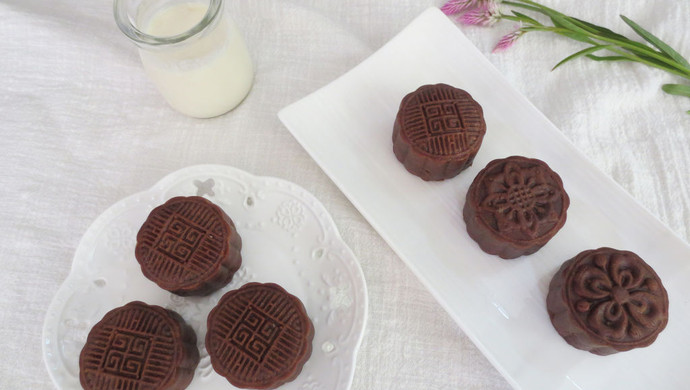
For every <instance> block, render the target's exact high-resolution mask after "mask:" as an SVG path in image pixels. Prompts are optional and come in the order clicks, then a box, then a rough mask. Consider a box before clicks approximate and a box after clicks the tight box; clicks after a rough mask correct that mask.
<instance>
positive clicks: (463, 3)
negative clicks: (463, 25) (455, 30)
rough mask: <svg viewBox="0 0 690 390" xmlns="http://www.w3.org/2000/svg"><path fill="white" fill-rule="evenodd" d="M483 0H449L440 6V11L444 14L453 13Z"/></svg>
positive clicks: (476, 4)
mask: <svg viewBox="0 0 690 390" xmlns="http://www.w3.org/2000/svg"><path fill="white" fill-rule="evenodd" d="M484 1H486V0H450V1H449V2H447V3H446V4H444V5H443V7H441V11H443V13H444V14H446V15H455V14H459V13H461V12H463V11H465V10H468V9H470V8H474V7H476V6H478V5H479V4H480V3H483V2H484Z"/></svg>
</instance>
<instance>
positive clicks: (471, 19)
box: [458, 0, 501, 26]
mask: <svg viewBox="0 0 690 390" xmlns="http://www.w3.org/2000/svg"><path fill="white" fill-rule="evenodd" d="M500 19H501V11H500V9H499V6H498V3H497V2H496V1H493V0H490V1H482V2H481V4H479V6H478V7H477V8H475V9H472V10H470V11H467V12H466V13H464V14H462V15H460V16H459V17H458V21H459V22H460V23H462V24H472V25H476V26H493V25H494V24H496V22H498V21H499V20H500Z"/></svg>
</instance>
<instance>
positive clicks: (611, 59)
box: [587, 54, 628, 61]
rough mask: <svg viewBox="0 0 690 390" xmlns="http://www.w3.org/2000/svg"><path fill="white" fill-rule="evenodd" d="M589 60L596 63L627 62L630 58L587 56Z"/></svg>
mask: <svg viewBox="0 0 690 390" xmlns="http://www.w3.org/2000/svg"><path fill="white" fill-rule="evenodd" d="M587 58H589V59H590V60H594V61H625V60H628V58H625V57H623V56H595V55H594V54H587Z"/></svg>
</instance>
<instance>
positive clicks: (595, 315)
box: [587, 301, 629, 340]
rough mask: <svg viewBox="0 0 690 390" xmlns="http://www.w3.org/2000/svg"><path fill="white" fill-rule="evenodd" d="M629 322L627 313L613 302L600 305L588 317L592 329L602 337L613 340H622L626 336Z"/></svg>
mask: <svg viewBox="0 0 690 390" xmlns="http://www.w3.org/2000/svg"><path fill="white" fill-rule="evenodd" d="M628 322H629V321H628V315H627V314H626V313H625V311H624V310H622V309H621V307H620V305H619V304H617V303H615V302H612V301H604V302H601V303H599V304H598V305H596V306H595V307H594V309H593V310H592V311H591V312H590V313H589V315H588V316H587V324H588V325H589V326H590V328H591V329H593V330H595V331H596V332H597V334H599V335H600V336H602V337H604V338H607V339H613V340H620V339H623V338H624V337H625V336H626V333H627V329H628Z"/></svg>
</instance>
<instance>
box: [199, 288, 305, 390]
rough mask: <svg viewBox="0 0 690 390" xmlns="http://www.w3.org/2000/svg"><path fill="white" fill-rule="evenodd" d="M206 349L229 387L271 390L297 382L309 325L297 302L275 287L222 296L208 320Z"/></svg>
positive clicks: (235, 291) (302, 309) (249, 289)
mask: <svg viewBox="0 0 690 390" xmlns="http://www.w3.org/2000/svg"><path fill="white" fill-rule="evenodd" d="M207 325H208V330H207V333H206V350H207V351H208V354H209V356H210V357H211V364H212V365H213V368H214V370H215V371H216V372H218V373H219V374H220V375H222V376H224V377H225V378H226V379H227V380H228V381H229V382H230V383H231V384H232V385H233V386H236V387H240V388H249V389H275V388H276V387H279V386H281V385H282V384H284V383H287V382H290V381H292V380H294V379H295V378H297V376H298V375H299V373H300V372H301V371H302V366H303V365H304V364H305V363H306V362H307V360H308V359H309V357H310V356H311V352H312V340H313V338H314V326H313V325H312V322H311V320H310V319H309V316H308V315H307V312H306V309H305V308H304V305H303V304H302V302H301V301H300V300H299V299H298V298H297V297H295V296H293V295H291V294H289V293H288V292H287V291H285V290H284V289H283V288H282V287H280V286H279V285H277V284H274V283H267V284H262V283H248V284H246V285H244V286H242V287H241V288H239V289H237V290H232V291H229V292H227V293H226V294H225V295H224V296H223V297H222V298H221V300H220V301H219V303H218V304H217V305H216V307H215V308H214V309H213V310H212V311H211V313H210V314H209V316H208V321H207Z"/></svg>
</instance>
